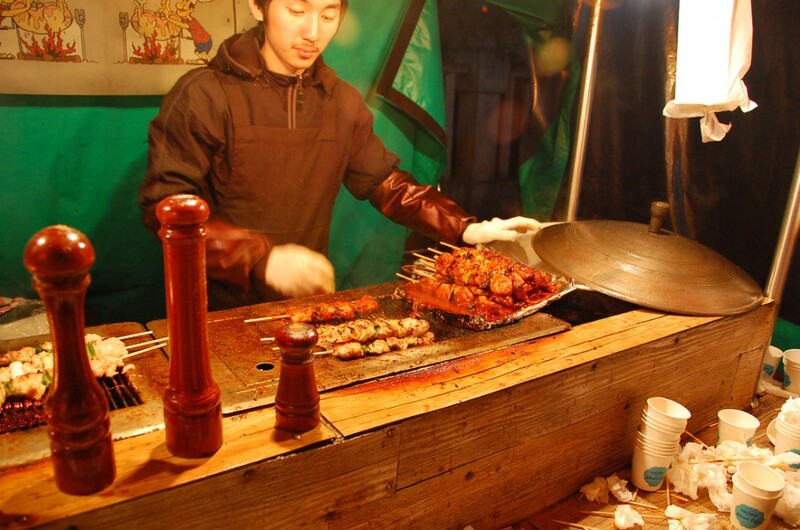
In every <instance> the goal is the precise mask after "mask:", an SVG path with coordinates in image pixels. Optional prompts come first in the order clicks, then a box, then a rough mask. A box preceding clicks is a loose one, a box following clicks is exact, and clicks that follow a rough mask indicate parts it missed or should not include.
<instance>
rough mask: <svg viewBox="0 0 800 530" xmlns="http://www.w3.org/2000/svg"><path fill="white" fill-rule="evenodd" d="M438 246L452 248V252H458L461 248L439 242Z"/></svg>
mask: <svg viewBox="0 0 800 530" xmlns="http://www.w3.org/2000/svg"><path fill="white" fill-rule="evenodd" d="M439 244H440V245H442V246H443V247H447V248H452V249H453V250H459V249H460V248H461V247H457V246H455V245H451V244H450V243H445V242H444V241H439Z"/></svg>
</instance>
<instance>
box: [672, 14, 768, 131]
mask: <svg viewBox="0 0 800 530" xmlns="http://www.w3.org/2000/svg"><path fill="white" fill-rule="evenodd" d="M752 44H753V16H752V10H751V5H750V0H702V1H697V0H681V3H680V8H679V12H678V58H677V65H676V80H675V99H673V100H671V101H669V102H668V103H667V104H666V106H665V107H664V110H663V114H664V116H668V117H671V118H696V117H700V118H701V119H700V133H701V136H702V138H703V142H711V141H719V140H722V139H723V138H724V137H725V135H726V134H727V133H728V131H729V130H730V128H731V126H730V124H724V123H720V121H719V120H718V119H717V116H716V114H715V113H716V112H720V111H729V110H734V109H736V107H739V108H740V109H741V110H742V112H750V111H751V110H753V109H754V108H756V107H757V106H758V105H757V104H756V103H755V102H754V101H751V100H750V97H749V96H748V94H747V87H746V86H745V84H744V81H743V80H742V78H743V77H744V75H745V74H746V73H747V71H748V70H749V69H750V59H751V55H752Z"/></svg>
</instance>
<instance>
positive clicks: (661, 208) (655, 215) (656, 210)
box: [650, 201, 669, 234]
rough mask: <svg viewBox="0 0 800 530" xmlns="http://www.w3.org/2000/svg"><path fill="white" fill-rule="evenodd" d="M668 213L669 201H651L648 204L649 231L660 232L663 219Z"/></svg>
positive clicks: (652, 232)
mask: <svg viewBox="0 0 800 530" xmlns="http://www.w3.org/2000/svg"><path fill="white" fill-rule="evenodd" d="M667 213H669V203H668V202H664V201H653V203H652V204H651V205H650V233H651V234H660V233H661V226H662V225H663V224H664V219H665V218H666V217H667Z"/></svg>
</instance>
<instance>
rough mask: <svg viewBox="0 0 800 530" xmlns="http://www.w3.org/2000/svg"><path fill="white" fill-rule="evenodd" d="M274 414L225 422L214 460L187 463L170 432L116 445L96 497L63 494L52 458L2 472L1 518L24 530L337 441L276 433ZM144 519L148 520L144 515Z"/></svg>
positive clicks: (318, 434)
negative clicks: (111, 475) (110, 476)
mask: <svg viewBox="0 0 800 530" xmlns="http://www.w3.org/2000/svg"><path fill="white" fill-rule="evenodd" d="M274 425H275V413H274V409H271V408H269V409H263V410H259V411H253V412H249V413H247V414H243V415H240V416H236V417H233V418H225V419H224V420H223V434H224V438H225V443H224V444H223V445H222V448H221V449H220V450H219V451H218V452H217V453H216V454H214V455H213V456H211V457H209V458H202V459H181V458H176V457H174V456H172V455H171V454H170V453H169V452H168V451H167V448H166V444H165V439H164V431H155V432H151V433H147V434H144V435H141V436H137V437H135V438H129V439H126V440H120V441H118V442H115V443H114V453H115V457H116V463H117V476H116V479H115V481H114V483H113V484H112V485H111V486H110V487H109V488H107V489H105V490H103V491H102V492H100V493H98V494H96V495H89V496H86V497H75V496H71V495H66V494H64V493H61V492H60V491H59V490H58V488H57V487H56V485H55V481H54V480H53V470H52V466H51V464H50V461H49V459H48V460H45V461H42V462H38V463H36V464H32V465H30V466H26V467H22V468H17V469H12V470H8V471H5V472H3V473H0V514H2V518H3V520H4V521H5V522H6V524H8V527H9V528H24V527H27V526H30V525H33V524H43V523H46V522H48V521H55V520H57V519H62V518H66V517H72V516H76V515H78V514H81V513H84V512H88V513H89V515H88V517H92V516H91V512H92V511H93V510H96V509H99V508H104V507H109V506H115V505H119V504H121V503H124V502H125V501H130V500H131V499H137V498H139V497H143V496H146V495H149V494H151V493H153V492H157V491H165V490H167V489H170V488H175V487H176V486H181V485H183V484H188V483H190V482H194V481H197V480H199V479H202V478H205V477H208V476H212V475H215V474H218V473H223V472H225V471H229V470H232V469H236V468H239V467H242V466H244V465H247V464H249V463H253V462H260V461H263V460H267V459H270V458H274V457H277V456H280V455H284V454H288V453H291V452H293V451H296V450H298V449H301V448H303V447H308V446H311V445H314V444H318V443H320V442H324V441H326V440H330V439H332V438H334V437H335V436H336V433H335V432H334V431H332V430H331V429H330V428H329V427H327V426H325V425H320V426H319V427H318V428H316V429H315V430H313V431H311V432H309V433H306V434H304V435H303V436H301V437H297V438H293V437H289V438H287V437H286V436H285V435H283V434H281V433H280V432H279V431H276V430H275V428H274ZM139 515H144V514H143V513H140V514H139Z"/></svg>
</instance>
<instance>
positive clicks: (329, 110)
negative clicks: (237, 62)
mask: <svg viewBox="0 0 800 530" xmlns="http://www.w3.org/2000/svg"><path fill="white" fill-rule="evenodd" d="M219 78H220V81H221V82H222V86H223V88H224V90H225V93H226V94H227V96H228V100H229V102H230V107H231V115H232V119H233V141H232V144H231V146H230V147H229V150H228V156H229V163H230V166H231V168H230V178H229V179H227V180H223V179H220V178H219V176H218V175H214V176H212V179H214V180H213V187H214V189H215V194H216V196H215V198H214V199H215V200H214V202H215V203H216V204H217V208H216V212H215V213H216V215H218V216H219V217H221V218H222V219H225V220H227V221H230V222H232V223H234V224H236V225H238V226H241V227H243V228H249V229H251V230H254V231H257V232H261V233H264V234H266V235H267V236H268V237H269V239H270V240H271V241H272V242H273V243H274V244H275V245H280V244H284V243H297V244H300V245H303V246H306V247H308V248H310V249H312V250H315V251H317V252H321V253H323V254H327V250H328V238H329V233H330V225H331V215H332V211H333V204H334V202H335V200H336V196H337V194H338V193H339V189H340V188H341V185H342V176H343V171H342V169H341V167H340V166H341V162H340V161H341V154H339V153H337V142H336V138H335V109H334V108H333V105H332V103H331V100H330V99H329V98H324V99H323V107H322V127H321V128H299V129H289V128H276V127H265V126H260V125H256V124H253V123H252V118H251V115H252V114H251V112H250V110H249V108H250V104H251V102H252V101H257V100H256V99H255V98H252V97H248V96H247V95H245V93H244V90H256V89H262V88H259V87H256V86H247V85H246V84H245V83H243V82H242V81H240V80H236V79H234V78H233V77H232V76H229V75H225V74H220V75H219ZM220 290H222V291H224V292H219V291H220ZM269 299H277V297H276V296H275V293H270V292H268V291H265V290H264V289H259V288H254V289H251V291H250V292H245V291H243V290H241V289H239V288H237V287H234V286H230V285H227V284H222V283H220V282H215V281H213V280H209V307H210V308H214V309H221V308H224V307H234V306H238V305H243V304H253V303H258V302H263V301H265V300H269Z"/></svg>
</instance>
